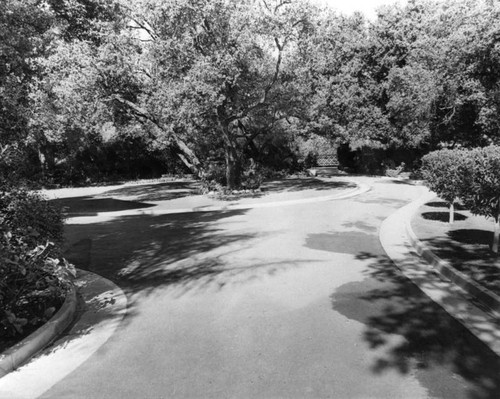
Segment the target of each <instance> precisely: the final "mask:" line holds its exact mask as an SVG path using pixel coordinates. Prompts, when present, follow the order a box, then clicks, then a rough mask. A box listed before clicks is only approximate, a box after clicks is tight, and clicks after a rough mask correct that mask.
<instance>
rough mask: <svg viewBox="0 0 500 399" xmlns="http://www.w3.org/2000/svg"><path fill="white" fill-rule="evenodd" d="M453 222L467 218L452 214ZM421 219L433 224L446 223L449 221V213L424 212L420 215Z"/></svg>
mask: <svg viewBox="0 0 500 399" xmlns="http://www.w3.org/2000/svg"><path fill="white" fill-rule="evenodd" d="M453 215H454V218H455V221H457V222H458V221H462V220H466V219H467V216H465V215H462V214H461V213H457V212H454V213H453ZM422 217H423V218H424V219H426V220H433V221H435V222H445V223H448V222H449V221H450V213H449V212H424V213H422Z"/></svg>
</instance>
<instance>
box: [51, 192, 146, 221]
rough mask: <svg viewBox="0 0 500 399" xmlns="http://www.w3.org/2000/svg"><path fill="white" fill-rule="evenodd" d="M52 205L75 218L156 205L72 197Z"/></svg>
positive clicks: (57, 200)
mask: <svg viewBox="0 0 500 399" xmlns="http://www.w3.org/2000/svg"><path fill="white" fill-rule="evenodd" d="M50 202H51V203H52V204H55V205H56V206H59V207H61V208H62V210H63V212H64V214H65V215H66V216H68V217H74V216H96V215H97V214H98V213H101V212H115V211H124V210H129V209H141V208H149V207H151V206H154V205H150V204H144V203H141V202H135V201H123V200H118V199H113V198H93V197H90V196H87V197H71V198H61V199H55V200H51V201H50Z"/></svg>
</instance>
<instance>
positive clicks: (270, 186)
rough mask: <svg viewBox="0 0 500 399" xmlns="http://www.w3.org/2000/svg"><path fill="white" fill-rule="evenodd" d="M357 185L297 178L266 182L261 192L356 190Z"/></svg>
mask: <svg viewBox="0 0 500 399" xmlns="http://www.w3.org/2000/svg"><path fill="white" fill-rule="evenodd" d="M354 187H356V185H355V184H353V183H350V182H344V181H325V180H320V179H315V178H297V179H283V180H272V181H266V182H265V183H263V184H262V187H261V190H262V192H264V193H274V192H281V191H290V192H293V191H304V190H318V191H320V190H321V191H322V190H332V189H339V188H354Z"/></svg>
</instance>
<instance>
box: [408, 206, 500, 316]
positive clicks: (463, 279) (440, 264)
mask: <svg viewBox="0 0 500 399" xmlns="http://www.w3.org/2000/svg"><path fill="white" fill-rule="evenodd" d="M421 205H423V203H422V204H421ZM419 208H420V206H419V207H418V208H417V209H416V210H415V212H413V214H412V215H411V216H410V218H408V219H407V220H406V233H407V234H408V238H409V239H410V243H411V244H412V246H413V247H414V248H415V251H416V252H417V253H418V254H419V255H420V256H421V257H422V258H424V259H425V260H426V261H427V262H428V263H429V264H430V265H431V266H432V267H434V268H435V269H436V271H437V272H439V274H441V275H442V276H443V277H445V278H447V279H448V280H450V281H451V282H453V283H454V284H456V285H458V286H459V287H460V288H462V289H463V290H464V291H465V292H467V293H468V294H469V295H471V296H473V297H474V298H476V299H477V300H478V301H479V302H481V303H482V304H483V305H484V306H486V307H487V308H488V309H490V310H491V311H492V312H493V315H494V316H495V317H498V318H499V319H500V296H498V295H496V294H495V293H494V292H491V291H490V290H488V289H487V288H485V287H483V286H481V285H479V284H478V283H477V282H475V281H474V280H472V279H471V278H470V277H469V276H467V275H466V274H464V273H462V272H460V271H459V270H457V269H455V268H454V267H453V266H452V265H451V264H450V263H449V262H447V261H445V260H443V259H441V258H440V257H439V256H437V255H436V254H435V253H433V252H432V251H431V250H430V248H429V247H428V246H427V245H425V244H424V243H423V242H422V241H420V240H419V239H418V237H417V235H416V234H415V232H414V231H413V228H412V227H411V221H412V219H413V217H414V216H415V215H416V213H417V212H418V209H419Z"/></svg>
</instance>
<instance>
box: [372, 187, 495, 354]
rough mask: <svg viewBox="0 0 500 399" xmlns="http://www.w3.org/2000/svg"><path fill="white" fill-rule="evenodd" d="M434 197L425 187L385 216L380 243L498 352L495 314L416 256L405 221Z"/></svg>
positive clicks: (423, 287) (420, 285) (426, 291)
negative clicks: (419, 194)
mask: <svg viewBox="0 0 500 399" xmlns="http://www.w3.org/2000/svg"><path fill="white" fill-rule="evenodd" d="M434 197H435V194H434V193H431V192H429V191H428V190H426V191H425V192H424V193H423V195H421V197H420V198H418V199H416V200H415V201H412V202H410V203H409V204H407V205H405V206H403V207H402V208H400V209H398V210H397V211H396V212H394V213H393V214H391V215H390V216H389V217H388V218H386V219H385V220H384V221H383V222H382V224H381V226H380V230H379V239H380V243H381V244H382V247H383V248H384V251H385V252H386V254H387V256H388V257H389V258H390V259H391V260H392V262H393V263H394V264H395V265H396V266H397V267H398V268H399V269H400V271H401V272H402V274H403V275H404V276H405V277H407V278H408V279H409V280H410V281H411V282H412V283H414V284H415V285H416V286H417V287H418V288H419V289H420V290H421V291H422V292H423V293H424V294H426V295H427V296H428V297H429V298H430V299H431V300H433V301H434V302H435V303H437V304H438V305H439V306H441V307H442V308H443V309H444V310H445V311H446V312H447V313H448V314H449V315H450V316H452V317H453V318H454V319H456V320H457V321H458V322H459V323H460V324H462V325H463V326H464V327H465V328H466V329H467V330H469V331H470V333H472V334H473V335H474V336H476V337H477V338H478V339H479V340H480V341H482V342H483V343H484V344H485V345H486V346H487V347H489V348H490V349H491V350H492V351H493V352H494V353H495V354H496V355H498V356H500V330H499V328H498V325H499V318H498V316H497V315H495V314H492V312H490V311H485V310H484V309H483V308H482V306H481V307H479V306H477V300H476V297H475V296H474V295H472V294H470V293H468V292H467V291H466V290H464V289H463V288H461V287H460V286H458V285H457V284H455V283H454V282H453V281H451V280H449V279H448V278H445V277H444V276H443V275H441V274H439V273H438V271H437V270H436V269H435V267H434V266H433V265H431V264H429V263H428V262H427V261H426V260H425V259H424V258H423V257H421V256H419V254H418V250H417V248H415V247H414V246H413V243H412V240H411V238H410V237H409V234H408V231H407V224H408V221H411V218H412V217H413V215H414V214H415V212H416V211H417V210H418V208H419V207H420V206H421V205H422V204H424V203H425V202H427V201H430V200H431V199H432V198H434Z"/></svg>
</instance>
